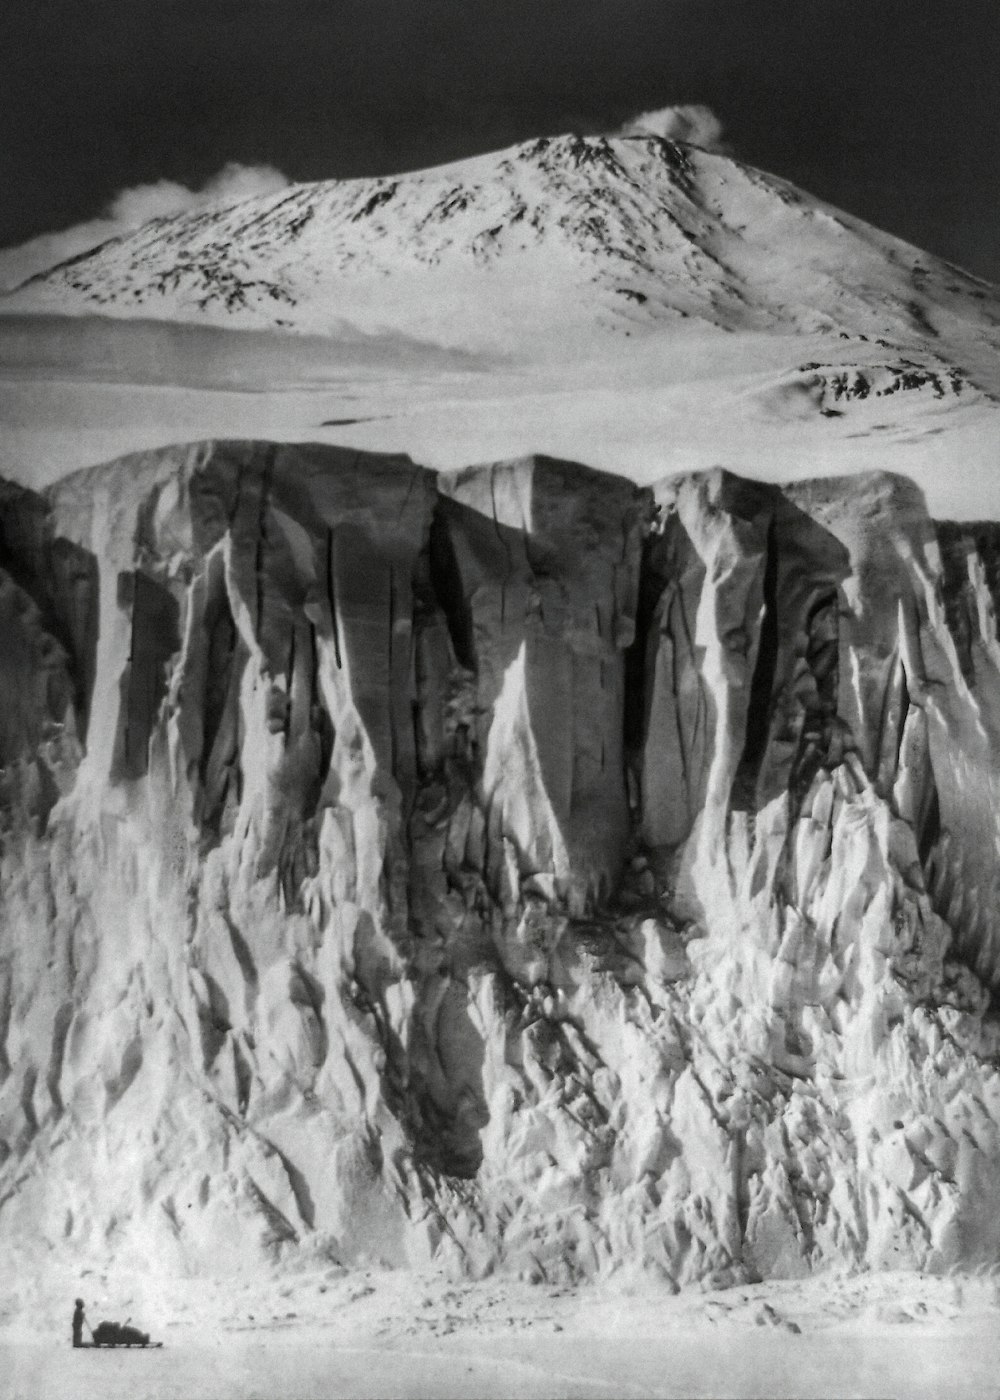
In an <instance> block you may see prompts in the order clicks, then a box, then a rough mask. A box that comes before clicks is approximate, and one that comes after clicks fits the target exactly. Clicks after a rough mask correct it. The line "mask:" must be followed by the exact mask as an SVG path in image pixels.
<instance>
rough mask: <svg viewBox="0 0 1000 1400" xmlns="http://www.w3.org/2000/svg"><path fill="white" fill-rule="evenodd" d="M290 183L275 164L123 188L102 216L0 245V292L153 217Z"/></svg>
mask: <svg viewBox="0 0 1000 1400" xmlns="http://www.w3.org/2000/svg"><path fill="white" fill-rule="evenodd" d="M289 183H290V181H289V180H288V178H287V176H285V175H283V174H282V173H281V171H280V170H276V169H275V168H274V166H273V165H240V164H239V163H238V162H236V161H230V162H229V164H228V165H225V166H223V168H222V169H221V170H220V171H219V172H218V174H216V175H213V176H212V177H211V179H209V180H207V181H206V183H205V184H204V185H202V187H201V189H199V190H192V189H188V187H187V185H181V184H178V183H177V182H176V181H174V180H157V181H155V183H153V184H149V185H136V186H135V187H134V188H132V189H127V190H121V191H120V192H119V193H118V194H116V195H115V197H114V199H113V200H111V202H110V204H109V205H108V207H107V208H106V209H105V211H104V213H103V214H102V215H101V217H100V218H98V219H89V220H88V221H87V222H86V223H82V224H74V225H73V227H72V228H67V229H61V230H60V231H59V232H58V233H43V234H40V235H39V236H38V237H37V238H32V239H29V241H28V242H27V243H22V244H20V245H19V246H18V247H16V248H4V249H0V292H4V291H10V290H11V289H12V288H13V287H17V286H19V285H20V283H22V282H23V281H24V280H25V279H26V278H28V277H32V276H34V274H35V273H36V272H44V271H45V270H46V268H50V267H54V266H55V264H56V263H60V262H65V261H66V259H67V258H74V257H76V256H77V255H78V254H80V253H85V252H87V250H88V249H90V248H96V246H97V245H98V243H105V242H107V240H108V239H109V238H116V237H117V236H118V235H119V234H122V233H129V232H130V231H131V230H132V229H135V228H138V227H139V226H140V224H144V223H146V222H147V221H148V220H149V219H157V218H163V217H164V216H166V215H170V214H180V213H183V212H184V211H185V210H188V209H201V208H204V207H205V206H206V205H209V204H235V203H236V201H237V200H240V199H249V198H250V197H251V196H253V195H259V194H276V193H277V192H278V190H282V189H284V188H285V187H286V185H288V184H289Z"/></svg>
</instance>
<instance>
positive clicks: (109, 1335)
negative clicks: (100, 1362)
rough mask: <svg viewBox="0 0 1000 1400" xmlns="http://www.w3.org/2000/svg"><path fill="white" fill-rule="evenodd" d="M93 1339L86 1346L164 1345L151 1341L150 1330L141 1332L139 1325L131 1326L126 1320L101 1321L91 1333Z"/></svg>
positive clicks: (143, 1346) (85, 1343)
mask: <svg viewBox="0 0 1000 1400" xmlns="http://www.w3.org/2000/svg"><path fill="white" fill-rule="evenodd" d="M90 1336H91V1340H90V1341H89V1342H84V1343H83V1345H84V1346H85V1347H98V1348H100V1347H141V1348H146V1347H150V1348H152V1347H162V1345H163V1343H162V1342H151V1341H150V1340H149V1333H148V1332H140V1331H139V1329H138V1327H129V1325H128V1323H126V1322H99V1323H98V1324H97V1326H96V1327H95V1328H94V1330H93V1331H92V1332H91V1334H90Z"/></svg>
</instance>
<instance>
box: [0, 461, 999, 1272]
mask: <svg viewBox="0 0 1000 1400" xmlns="http://www.w3.org/2000/svg"><path fill="white" fill-rule="evenodd" d="M998 558H1000V539H998V535H997V531H996V529H995V528H994V527H980V528H976V529H971V528H968V527H959V526H935V525H934V524H933V522H932V521H931V519H930V518H929V516H928V514H927V511H926V508H925V506H924V504H923V501H922V498H921V496H920V494H919V492H918V491H917V490H916V489H915V488H914V487H913V486H912V484H911V483H909V482H907V481H905V480H902V479H899V478H894V477H891V476H886V475H885V474H871V475H869V476H867V477H863V478H859V479H857V480H855V481H854V482H853V483H851V484H850V486H849V485H848V484H847V483H845V482H843V481H839V482H838V481H834V482H829V481H827V482H823V481H820V482H806V483H803V484H799V485H796V486H794V487H788V488H787V489H785V490H781V489H778V488H775V487H769V486H763V485H761V484H760V483H755V482H749V481H745V480H741V479H739V478H737V477H734V476H732V475H730V474H727V473H722V472H714V473H709V474H704V475H694V476H690V475H689V476H685V477H681V478H673V479H670V480H668V481H664V482H661V483H659V484H658V485H657V486H656V487H655V488H654V489H652V490H650V489H643V488H639V487H637V486H636V485H634V484H633V483H632V482H629V481H627V480H625V479H622V478H618V477H614V476H611V475H609V474H605V473H601V472H595V471H592V470H589V469H587V468H584V467H580V466H578V465H575V464H571V463H565V462H559V461H555V460H552V459H547V458H537V457H536V458H525V459H520V460H516V461H511V462H503V463H498V464H495V465H491V466H487V467H479V468H474V469H470V470H468V471H465V472H462V473H460V474H458V475H456V476H452V477H448V478H440V479H437V480H436V479H435V478H434V476H433V475H432V474H431V473H429V472H426V471H425V470H423V469H421V468H419V467H417V466H415V465H414V464H413V463H412V462H410V461H409V460H408V459H406V458H400V457H393V458H378V457H370V456H364V455H363V454H358V453H355V452H351V451H344V450H335V449H330V448H325V447H318V446H311V447H303V446H300V447H287V446H276V445H274V444H267V443H248V442H229V443H201V444H195V445H191V446H185V447H174V448H171V449H167V450H164V451H161V452H155V453H149V454H145V455H142V456H139V457H133V458H130V459H125V460H122V461H118V462H113V463H110V464H108V465H105V466H101V467H98V468H94V469H93V470H91V471H88V472H86V473H82V474H80V475H78V476H76V477H71V478H69V479H67V480H65V481H63V482H61V483H59V484H58V485H57V486H55V487H54V488H52V489H51V490H50V491H48V492H47V493H45V494H44V495H39V494H36V493H33V492H30V491H27V490H25V489H24V488H21V487H16V486H5V487H4V489H3V493H2V497H0V566H2V569H3V573H2V574H0V579H2V586H0V608H2V610H3V621H2V625H3V630H4V636H5V638H6V644H5V646H4V648H3V650H2V653H0V686H2V694H3V705H2V707H0V763H2V767H0V775H2V787H0V809H2V815H3V830H2V854H0V1226H2V1229H3V1235H4V1241H5V1249H6V1251H7V1254H6V1258H7V1259H8V1261H9V1264H10V1267H11V1268H12V1269H14V1270H18V1269H20V1270H21V1271H22V1272H24V1273H29V1272H30V1271H31V1270H33V1269H35V1268H37V1267H39V1264H40V1261H42V1260H44V1261H46V1266H48V1265H49V1264H51V1262H52V1261H53V1260H56V1259H58V1260H63V1261H68V1260H73V1261H79V1262H80V1263H81V1264H82V1263H83V1261H85V1260H86V1261H88V1262H89V1261H106V1260H110V1259H113V1260H114V1261H115V1263H116V1267H121V1268H124V1267H127V1266H128V1265H129V1264H130V1263H131V1264H133V1265H134V1266H135V1267H137V1268H141V1269H148V1268H149V1267H150V1260H155V1261H156V1262H157V1266H158V1267H160V1268H162V1269H164V1270H167V1271H169V1270H174V1269H176V1270H181V1271H183V1270H196V1271H201V1272H209V1273H216V1274H218V1273H220V1272H225V1271H226V1270H228V1269H232V1270H235V1269H238V1268H245V1267H247V1266H248V1265H252V1264H254V1263H255V1262H259V1261H261V1260H263V1259H275V1258H276V1259H279V1260H282V1261H284V1262H285V1263H289V1262H290V1261H291V1260H292V1259H295V1258H301V1257H302V1256H309V1257H316V1256H319V1257H320V1258H326V1259H329V1258H331V1257H332V1258H335V1259H337V1260H338V1261H340V1262H343V1263H355V1262H359V1261H369V1262H372V1261H374V1262H377V1261H380V1260H381V1261H385V1262H387V1263H402V1262H410V1263H426V1262H428V1261H434V1262H435V1263H440V1264H443V1265H445V1266H447V1267H448V1268H450V1269H453V1270H455V1271H456V1272H464V1273H466V1274H471V1275H481V1274H483V1273H485V1272H487V1271H489V1270H491V1269H492V1268H494V1267H496V1266H498V1265H503V1266H505V1267H509V1268H514V1269H516V1270H518V1271H520V1272H521V1273H522V1274H523V1275H524V1276H525V1277H526V1278H532V1279H548V1280H550V1281H551V1280H556V1279H566V1278H579V1277H590V1276H595V1275H606V1274H609V1273H613V1272H616V1271H618V1272H620V1271H623V1270H626V1271H627V1270H635V1271H639V1272H646V1273H648V1274H651V1275H654V1276H656V1277H659V1278H665V1279H669V1280H671V1281H673V1282H675V1283H683V1282H685V1281H691V1280H695V1279H705V1278H712V1279H714V1280H716V1281H717V1282H725V1281H727V1280H733V1279H738V1278H747V1277H752V1276H774V1277H789V1276H798V1275H801V1274H804V1273H806V1272H808V1271H810V1270H814V1269H818V1268H821V1267H824V1266H828V1265H855V1264H858V1265H873V1266H880V1267H902V1268H921V1269H939V1270H940V1269H945V1268H947V1267H950V1266H952V1265H958V1266H963V1267H972V1266H974V1265H977V1264H979V1263H982V1262H992V1261H993V1260H994V1259H995V1257H996V1252H997V1249H998V1247H1000V1223H998V1222H1000V1175H998V1173H997V1170H996V1160H997V1153H998V1150H1000V1073H998V1071H997V1068H996V1063H997V1058H996V1057H997V1054H998V1052H1000V1021H998V1019H997V1017H996V1014H995V1013H994V1011H993V1010H992V1009H991V993H990V988H991V986H995V985H997V983H998V981H1000V938H998V930H997V910H998V908H1000V900H998V898H997V885H996V860H997V857H996V851H997V843H998V840H1000V830H998V826H997V812H998V811H1000V800H998V799H1000V793H998V791H997V787H998V780H997V775H996V771H995V765H994V764H993V763H992V762H991V755H992V754H995V752H996V744H997V739H998V735H1000V649H998V645H997V640H996V615H997V614H996V609H997V603H998V599H1000V584H998V569H997V560H998Z"/></svg>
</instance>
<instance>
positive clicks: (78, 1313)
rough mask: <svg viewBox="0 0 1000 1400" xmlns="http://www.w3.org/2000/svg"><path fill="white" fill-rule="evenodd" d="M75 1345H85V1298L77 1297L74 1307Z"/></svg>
mask: <svg viewBox="0 0 1000 1400" xmlns="http://www.w3.org/2000/svg"><path fill="white" fill-rule="evenodd" d="M73 1345H74V1346H75V1347H82V1346H83V1299H82V1298H77V1300H76V1307H75V1308H74V1309H73Z"/></svg>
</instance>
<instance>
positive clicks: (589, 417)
mask: <svg viewBox="0 0 1000 1400" xmlns="http://www.w3.org/2000/svg"><path fill="white" fill-rule="evenodd" d="M998 327H1000V300H998V293H997V291H996V289H994V288H991V287H989V286H987V285H986V284H984V283H981V282H979V281H977V280H976V279H975V278H972V277H969V276H968V275H966V274H965V273H963V272H961V271H959V270H958V269H956V268H953V267H950V266H948V265H947V264H945V263H942V262H940V261H939V260H937V259H935V258H932V257H930V256H928V255H926V254H924V253H921V252H920V251H919V250H918V249H916V248H912V247H910V246H908V245H906V244H904V243H902V242H900V241H899V240H898V239H895V238H892V237H890V236H889V235H887V234H884V233H880V232H879V231H878V230H876V229H873V228H870V227H868V226H867V225H865V224H863V223H861V222H860V221H858V220H856V219H852V218H850V217H848V216H847V215H845V214H842V213H840V212H838V211H837V210H835V209H832V208H830V207H828V206H825V205H823V204H821V203H820V202H818V201H816V200H815V199H812V198H811V197H809V196H808V195H806V194H804V193H803V192H801V191H799V190H796V189H795V188H794V187H792V186H791V185H789V184H787V183H786V182H784V181H781V180H778V179H776V178H774V177H772V176H769V175H765V174H763V173H761V172H760V171H757V170H753V169H750V168H749V167H747V166H744V165H741V164H740V163H739V162H737V161H734V160H731V159H729V158H728V157H725V156H722V155H716V154H709V153H707V152H704V151H700V150H698V149H696V148H694V147H688V146H683V145H678V144H676V143H672V142H669V141H663V140H660V139H658V138H655V137H634V138H627V139H614V140H612V139H607V138H603V137H586V138H585V137H577V136H560V137H556V138H552V139H546V140H539V141H533V142H530V143H527V144H525V145H522V146H518V147H515V148H514V149H512V150H509V151H504V152H500V153H497V154H493V155H488V156H482V157H479V158H476V159H474V160H468V161H463V162H460V163H458V164H456V165H452V166H445V167H442V168H440V169H434V170H427V171H421V172H417V173H415V174H406V175H400V176H398V177H394V178H391V179H374V180H350V181H328V182H325V183H320V184H309V185H300V186H297V187H295V188H293V189H291V190H286V191H282V192H281V193H279V194H275V195H269V196H266V197H260V198H254V199H250V200H245V201H242V202H240V203H238V204H234V205H228V206H225V207H217V208H212V209H206V210H202V211H199V212H196V213H188V214H183V215H178V216H176V217H174V218H169V219H159V220H155V221H153V222H152V223H150V224H148V225H146V226H145V227H144V228H142V229H140V230H138V231H137V232H136V233H134V234H131V235H129V236H128V237H124V238H120V239H117V240H114V241H112V242H110V243H107V244H105V245H104V246H103V247H101V248H98V249H96V250H95V251H93V252H91V253H89V254H87V255H85V256H83V257H81V258H77V259H76V260H74V261H72V262H70V263H67V264H64V265H63V266H61V267H58V268H54V269H53V270H52V271H50V272H48V273H46V274H44V275H42V276H39V277H36V278H34V279H33V280H32V281H30V282H29V283H27V284H26V285H25V286H24V287H23V288H21V289H20V290H19V291H18V292H16V293H14V294H13V295H10V296H8V297H6V298H4V299H2V300H0V389H2V394H0V458H2V461H3V464H4V466H3V470H4V472H5V473H6V474H7V475H9V476H12V477H14V478H16V479H19V480H21V481H22V482H24V483H25V484H26V485H31V486H38V485H44V484H46V483H47V482H50V481H52V480H54V479H56V478H57V477H59V476H61V475H64V474H65V473H66V472H68V471H71V470H75V469H77V468H80V467H83V466H87V465H90V464H92V463H93V462H96V461H104V460H108V459H110V458H112V457H115V456H118V455H122V454H124V453H127V452H132V451H137V450H143V449H147V448H154V447H160V446H166V445H168V444H169V443H171V442H176V441H178V440H194V439H198V438H203V437H245V436H250V437H259V438H267V439H269V440H274V439H280V440H284V441H323V442H328V443H330V444H332V445H337V444H340V445H349V446H353V447H357V448H361V449H364V450H368V451H376V452H389V453H393V452H406V453H409V454H410V455H412V456H413V457H414V458H415V459H416V460H419V461H421V462H423V463H424V464H426V465H428V466H430V467H432V468H434V469H437V470H446V471H450V470H457V469H459V468H461V467H462V466H464V465H465V464H466V463H468V462H474V461H477V460H479V461H486V460H496V459H499V458H505V457H515V456H519V455H524V454H530V453H534V452H545V453H547V454H549V455H551V456H555V457H563V458H567V459H570V460H578V461H585V462H590V463H592V464H593V465H595V466H600V467H604V468H606V469H608V470H612V471H616V472H618V473H620V474H622V475H625V476H630V477H632V478H633V479H635V480H639V481H642V482H647V483H650V482H655V481H656V480H657V479H659V478H660V477H662V476H663V475H664V474H665V473H667V472H670V471H674V472H677V471H690V470H695V469H707V468H711V467H713V466H717V465H722V466H724V467H726V468H727V469H729V470H731V471H733V472H735V473H737V474H739V475H749V476H758V477H763V478H765V479H770V480H795V479H797V478H798V477H800V476H801V475H802V474H803V472H804V471H805V472H808V473H809V474H811V475H847V474H850V473H852V472H855V471H859V470H869V469H870V468H871V467H872V466H873V465H877V466H879V467H880V468H882V469H883V470H890V471H895V472H900V473H904V474H909V475H911V476H913V477H914V479H916V480H917V481H918V482H919V484H920V485H921V486H922V488H923V489H924V491H925V492H926V494H927V496H928V500H929V501H930V503H931V506H932V509H934V510H935V511H936V512H937V513H938V514H941V515H947V516H955V515H966V516H968V515H972V516H975V515H977V514H979V515H991V514H994V513H996V514H998V515H1000V480H998V479H997V473H996V451H995V444H996V441H997V438H998V435H1000V329H998Z"/></svg>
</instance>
